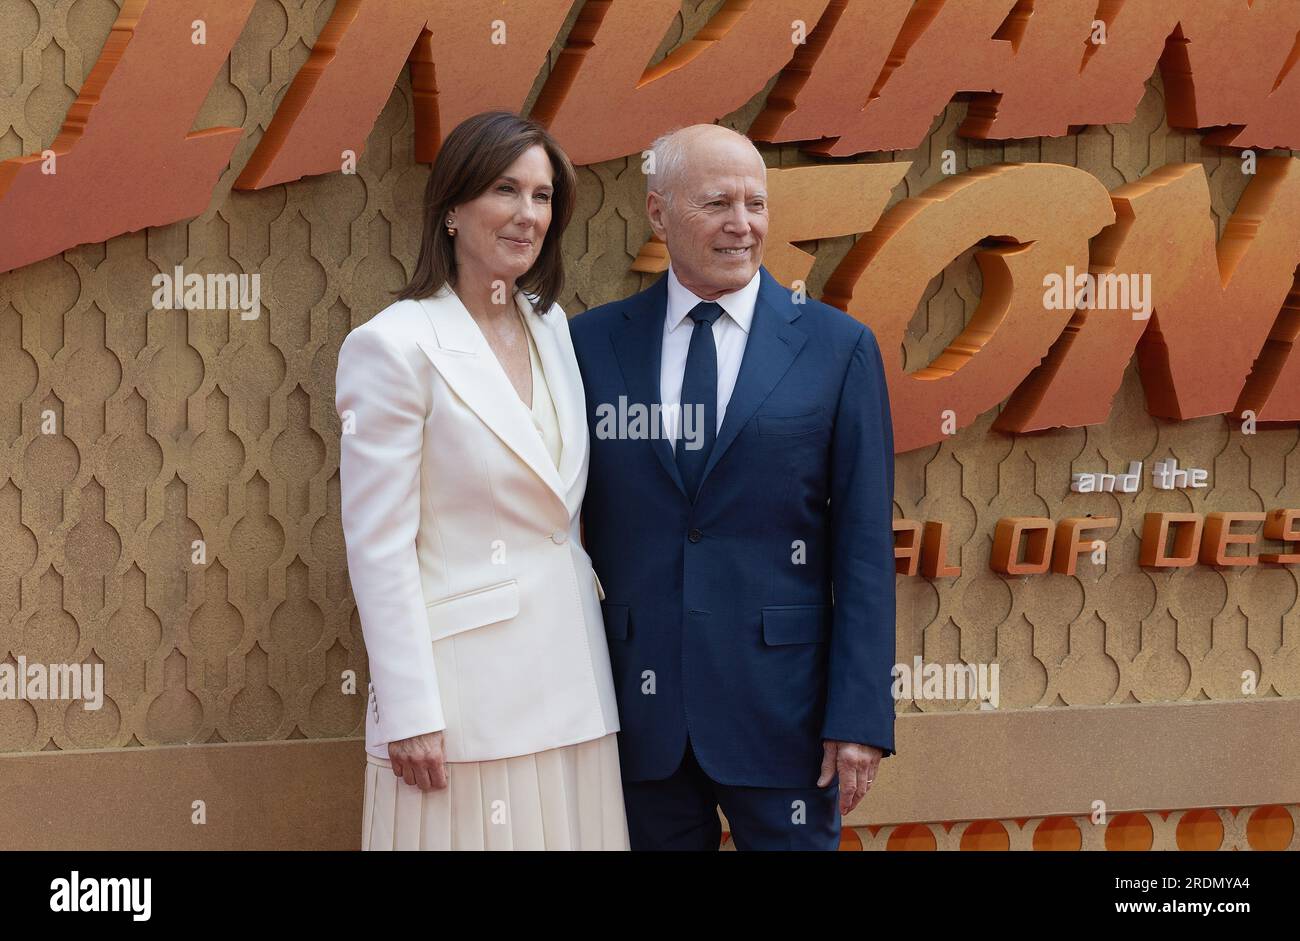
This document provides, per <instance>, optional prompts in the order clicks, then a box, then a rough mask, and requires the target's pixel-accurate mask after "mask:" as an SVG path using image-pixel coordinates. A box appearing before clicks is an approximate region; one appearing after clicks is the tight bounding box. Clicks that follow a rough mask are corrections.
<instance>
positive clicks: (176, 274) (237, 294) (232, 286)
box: [149, 265, 262, 320]
mask: <svg viewBox="0 0 1300 941" xmlns="http://www.w3.org/2000/svg"><path fill="white" fill-rule="evenodd" d="M149 283H150V284H152V285H153V287H154V288H155V290H154V292H153V307H154V310H237V311H239V312H240V313H239V319H240V320H256V319H257V316H258V313H259V311H260V310H261V303H262V276H261V274H257V273H255V274H235V273H233V272H215V273H213V272H210V273H208V274H199V273H198V272H197V271H191V272H190V273H189V274H186V273H185V269H184V268H182V267H181V266H180V265H177V266H176V267H175V269H174V270H173V273H172V274H168V273H167V272H165V271H160V272H158V274H156V275H154V276H153V278H152V279H151V280H150V282H149Z"/></svg>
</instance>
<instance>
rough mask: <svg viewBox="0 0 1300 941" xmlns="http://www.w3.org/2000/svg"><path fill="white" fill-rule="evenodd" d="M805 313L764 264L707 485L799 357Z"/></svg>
mask: <svg viewBox="0 0 1300 941" xmlns="http://www.w3.org/2000/svg"><path fill="white" fill-rule="evenodd" d="M799 314H800V311H799V306H798V305H797V304H795V303H794V302H793V301H792V300H791V299H790V292H789V291H788V290H787V289H786V288H784V287H782V286H781V284H780V282H778V281H777V280H776V279H775V278H773V277H772V275H770V274H769V273H768V271H767V269H766V268H760V269H759V288H758V300H757V301H756V302H755V304H754V320H753V322H752V323H751V324H750V325H749V337H748V338H747V339H746V340H745V354H744V356H743V357H741V360H740V372H739V373H738V374H737V375H736V387H735V388H734V389H733V390H732V392H731V399H730V400H729V401H728V402H727V411H726V414H725V415H724V416H723V419H722V428H721V429H719V431H718V438H717V441H715V442H714V444H713V450H712V451H711V452H709V460H708V463H706V464H705V465H704V475H703V476H702V477H701V478H700V486H701V487H703V486H704V481H705V480H707V479H708V476H709V473H710V472H711V471H712V470H713V468H714V467H715V466H716V465H717V463H718V461H719V460H721V459H722V455H724V454H726V453H727V448H729V447H731V445H732V443H733V442H734V441H735V440H736V436H737V435H739V434H740V429H741V428H744V427H745V424H746V423H747V422H748V421H749V420H750V418H752V417H753V415H754V412H756V411H758V407H759V406H760V405H762V404H763V400H764V399H766V398H767V397H768V395H769V394H771V392H772V390H773V389H775V388H776V385H777V383H778V382H780V381H781V379H782V377H783V376H785V374H786V372H788V371H789V369H790V364H791V363H793V362H794V358H795V356H797V355H798V354H799V351H800V350H801V349H803V345H804V344H805V343H807V342H808V335H807V334H805V333H804V332H803V331H802V330H800V329H798V328H797V327H795V326H793V321H795V320H797V319H798V318H799Z"/></svg>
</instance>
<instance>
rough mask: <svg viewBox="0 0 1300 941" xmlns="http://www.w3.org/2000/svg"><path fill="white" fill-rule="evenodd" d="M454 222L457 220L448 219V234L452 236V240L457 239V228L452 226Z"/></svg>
mask: <svg viewBox="0 0 1300 941" xmlns="http://www.w3.org/2000/svg"><path fill="white" fill-rule="evenodd" d="M454 221H455V220H453V219H451V218H450V217H448V219H447V234H448V235H450V236H451V237H452V238H455V237H456V226H455V225H453V224H452V223H453V222H454Z"/></svg>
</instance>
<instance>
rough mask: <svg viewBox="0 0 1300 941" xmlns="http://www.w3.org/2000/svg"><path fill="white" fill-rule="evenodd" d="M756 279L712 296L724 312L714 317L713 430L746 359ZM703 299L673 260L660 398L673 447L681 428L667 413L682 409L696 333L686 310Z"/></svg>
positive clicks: (660, 374)
mask: <svg viewBox="0 0 1300 941" xmlns="http://www.w3.org/2000/svg"><path fill="white" fill-rule="evenodd" d="M758 281H759V274H758V272H754V277H753V278H751V279H750V281H749V283H748V284H746V285H745V286H744V287H743V288H741V289H740V290H739V291H733V292H732V293H730V294H724V295H722V297H720V298H718V299H717V300H716V301H714V303H715V304H717V305H718V306H719V307H721V308H722V309H723V311H724V315H723V316H721V317H719V318H718V319H717V320H715V321H714V322H713V343H714V346H715V347H716V348H717V350H718V427H717V429H715V431H720V430H721V429H722V418H723V416H724V415H725V414H726V412H727V403H728V402H730V401H731V393H732V390H734V389H735V388H736V375H737V374H738V373H739V372H740V361H741V359H743V358H744V355H745V343H746V342H747V341H748V339H749V325H750V324H751V323H753V320H754V304H755V303H756V302H757V301H758ZM703 302H704V299H703V298H700V297H696V296H695V295H694V294H692V293H691V292H690V291H689V290H688V289H687V288H686V287H685V286H684V285H683V284H682V282H681V281H678V280H677V272H675V271H674V270H673V268H672V265H669V266H668V311H667V314H666V315H665V317H664V340H663V354H662V357H661V359H660V363H659V401H660V402H661V403H662V404H663V406H664V410H663V412H664V424H665V431H666V432H667V434H668V440H669V443H670V445H671V446H672V448H673V451H674V452H676V450H677V438H678V436H679V435H680V434H681V428H680V425H679V426H677V428H676V429H674V428H671V427H668V416H670V415H676V414H678V413H679V410H680V408H681V404H682V380H683V379H684V378H685V375H686V354H687V352H688V351H689V350H690V347H691V334H692V333H694V332H695V321H693V320H691V318H690V317H688V316H687V314H689V313H690V312H691V311H692V310H694V309H695V305H696V304H702V303H703ZM674 432H675V433H674Z"/></svg>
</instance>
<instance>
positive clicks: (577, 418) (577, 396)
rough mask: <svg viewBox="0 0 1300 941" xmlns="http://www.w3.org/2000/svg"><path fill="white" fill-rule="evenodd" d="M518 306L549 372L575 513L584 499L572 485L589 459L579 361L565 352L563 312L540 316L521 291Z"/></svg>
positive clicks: (567, 496) (563, 470) (563, 482)
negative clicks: (562, 337) (561, 334)
mask: <svg viewBox="0 0 1300 941" xmlns="http://www.w3.org/2000/svg"><path fill="white" fill-rule="evenodd" d="M519 307H520V309H521V310H522V311H523V313H524V322H525V323H526V324H528V330H529V332H530V333H532V335H533V342H534V343H535V344H536V345H537V356H538V359H540V360H541V365H542V371H543V372H544V373H545V375H546V387H547V389H548V390H550V393H551V401H552V402H553V403H554V404H555V419H556V421H557V422H558V423H559V426H560V441H561V446H560V470H559V472H560V486H561V487H562V488H563V490H562V493H563V496H564V500H565V506H567V507H568V509H569V515H570V516H572V515H573V514H574V513H576V512H577V511H578V505H579V504H580V503H581V498H582V495H581V494H580V493H578V492H576V491H575V490H574V487H573V485H574V483H576V481H577V479H578V473H579V472H580V471H581V470H582V465H583V462H584V461H585V460H586V459H587V446H588V440H587V416H586V411H585V407H586V403H585V401H584V400H583V395H582V377H581V375H579V373H578V364H577V361H576V360H574V358H573V357H572V356H566V355H565V350H564V349H563V347H562V345H561V343H560V333H559V330H560V325H559V324H558V323H556V318H557V317H563V316H564V313H563V312H562V311H560V310H558V309H553V310H551V311H550V312H548V313H547V314H546V316H545V317H540V316H538V315H537V314H536V313H535V312H534V308H533V306H532V304H531V303H530V302H529V300H528V298H527V296H525V295H524V294H523V293H522V292H521V293H520V294H519ZM533 394H534V396H536V394H537V393H536V392H535V391H534V393H533ZM521 404H522V403H521Z"/></svg>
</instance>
